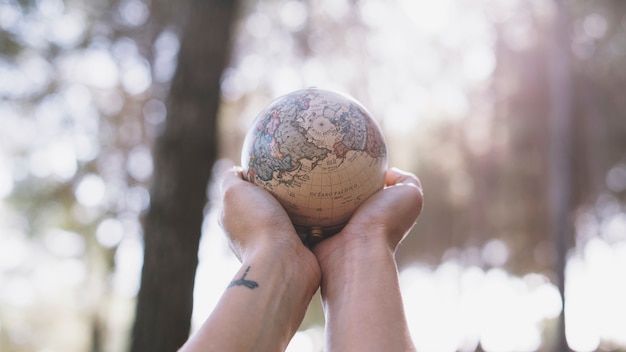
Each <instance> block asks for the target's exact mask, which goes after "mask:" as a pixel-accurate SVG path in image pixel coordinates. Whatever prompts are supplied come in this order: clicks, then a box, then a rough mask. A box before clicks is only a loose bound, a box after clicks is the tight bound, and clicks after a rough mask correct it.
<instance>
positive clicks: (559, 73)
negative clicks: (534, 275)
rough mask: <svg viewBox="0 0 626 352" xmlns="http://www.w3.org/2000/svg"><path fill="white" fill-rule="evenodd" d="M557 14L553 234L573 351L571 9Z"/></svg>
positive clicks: (562, 340)
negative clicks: (568, 296)
mask: <svg viewBox="0 0 626 352" xmlns="http://www.w3.org/2000/svg"><path fill="white" fill-rule="evenodd" d="M555 4H556V13H555V18H554V23H553V27H552V33H551V37H550V40H549V45H548V47H549V49H550V51H549V56H548V57H549V66H548V67H549V70H550V78H549V79H550V155H549V157H550V158H549V163H550V170H549V172H550V175H549V190H550V193H549V197H550V218H551V224H552V234H553V236H554V237H553V239H554V243H555V247H556V255H557V258H556V261H555V262H556V263H555V271H556V273H557V277H558V281H559V282H558V287H559V291H560V293H561V298H562V300H563V310H562V311H561V315H560V317H559V326H558V342H557V343H558V346H557V350H558V351H563V352H564V351H569V347H568V345H567V339H566V335H565V313H566V312H565V266H566V264H567V263H566V261H567V252H568V250H569V248H570V246H571V244H570V242H571V240H570V237H571V224H570V214H571V208H572V177H571V172H572V87H571V86H572V77H571V76H572V73H571V65H570V54H569V52H570V50H569V47H570V39H569V21H568V17H567V5H566V3H565V2H564V1H563V0H555Z"/></svg>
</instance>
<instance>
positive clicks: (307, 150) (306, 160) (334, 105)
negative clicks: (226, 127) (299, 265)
mask: <svg viewBox="0 0 626 352" xmlns="http://www.w3.org/2000/svg"><path fill="white" fill-rule="evenodd" d="M241 165H242V167H243V169H244V177H245V178H246V179H247V180H248V181H250V182H252V183H254V184H256V185H259V186H261V187H263V188H265V189H266V190H268V191H269V192H270V193H271V194H272V195H273V196H274V197H275V198H276V199H277V200H278V201H279V202H280V204H281V205H282V206H283V207H284V208H285V210H286V212H287V214H288V215H289V217H290V219H291V221H292V222H293V224H294V227H295V228H296V230H297V231H298V235H299V236H300V238H301V239H302V241H303V242H304V243H305V244H311V243H315V242H317V241H320V240H322V239H324V238H326V237H328V236H331V235H333V234H335V233H337V232H338V231H340V230H341V229H342V228H343V226H344V225H345V224H346V223H347V222H348V220H349V219H350V216H352V213H354V211H355V210H356V209H357V208H358V207H359V205H361V203H363V202H364V201H365V200H366V199H368V198H369V197H370V196H371V195H372V194H374V193H376V192H377V191H378V190H380V189H382V188H383V187H384V184H385V172H386V170H387V150H386V144H385V140H384V137H383V135H382V133H381V131H380V128H379V127H378V124H377V123H376V121H375V120H374V119H373V118H372V117H371V116H370V114H369V113H368V112H367V110H366V109H365V108H364V107H363V106H361V105H360V104H359V103H358V102H357V101H356V100H354V99H352V98H349V97H346V96H344V95H341V94H339V93H335V92H331V91H327V90H322V89H317V88H309V89H303V90H298V91H295V92H292V93H289V94H287V95H284V96H282V97H279V98H277V99H275V100H273V101H272V102H270V104H269V105H267V106H266V107H265V108H264V109H263V110H261V112H260V113H259V115H258V116H257V118H256V119H255V121H254V123H253V125H252V127H251V128H250V130H249V131H248V133H247V135H246V138H245V140H244V144H243V149H242V153H241Z"/></svg>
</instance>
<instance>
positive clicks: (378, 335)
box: [322, 246, 414, 351]
mask: <svg viewBox="0 0 626 352" xmlns="http://www.w3.org/2000/svg"><path fill="white" fill-rule="evenodd" d="M334 258H335V262H334V263H331V262H329V263H328V264H329V265H327V266H326V267H323V268H322V271H323V273H324V275H323V279H322V299H323V303H324V310H325V314H326V322H327V325H328V328H327V333H328V334H329V335H328V336H327V344H328V346H327V347H328V349H329V351H412V350H414V348H413V344H412V341H411V338H410V336H409V332H408V327H407V323H406V318H405V314H404V307H403V303H402V296H401V294H400V287H399V283H398V275H397V268H396V264H395V260H394V257H393V253H392V252H391V251H390V250H389V249H388V248H385V247H384V246H378V247H376V246H372V247H367V246H365V247H362V248H360V249H359V250H357V251H351V252H350V253H341V255H334ZM339 261H340V262H339Z"/></svg>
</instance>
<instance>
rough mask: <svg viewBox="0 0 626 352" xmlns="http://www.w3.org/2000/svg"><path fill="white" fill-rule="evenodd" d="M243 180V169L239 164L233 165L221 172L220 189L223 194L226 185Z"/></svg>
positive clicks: (229, 185)
mask: <svg viewBox="0 0 626 352" xmlns="http://www.w3.org/2000/svg"><path fill="white" fill-rule="evenodd" d="M241 181H243V169H242V168H241V167H240V166H233V167H231V168H229V169H228V170H226V171H224V173H222V180H221V183H220V186H221V187H220V190H221V193H222V194H223V193H224V191H225V190H226V189H228V187H231V186H233V185H235V184H237V183H239V182H241Z"/></svg>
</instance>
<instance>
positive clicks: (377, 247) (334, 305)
mask: <svg viewBox="0 0 626 352" xmlns="http://www.w3.org/2000/svg"><path fill="white" fill-rule="evenodd" d="M222 194H223V199H224V200H223V203H222V204H223V207H222V211H221V216H220V224H221V225H222V227H223V229H224V231H225V233H226V235H227V236H228V239H229V243H230V244H231V248H232V250H233V252H234V253H235V255H236V256H237V258H238V259H239V260H240V261H241V262H242V266H241V268H240V270H239V271H238V272H237V273H236V274H235V276H234V278H233V282H232V283H231V285H230V286H229V287H228V288H227V289H226V291H225V292H224V294H223V295H222V297H221V299H220V301H219V302H218V304H217V306H216V308H215V309H214V310H213V312H212V313H211V315H210V316H209V317H208V318H207V320H206V322H205V323H204V324H203V325H202V326H201V327H200V329H199V330H198V332H197V333H196V334H195V335H194V336H192V337H191V338H190V339H189V340H188V341H187V343H186V344H185V345H184V346H183V347H182V348H181V349H180V351H185V352H191V351H252V350H255V351H283V350H285V348H286V347H287V345H288V343H289V341H290V340H291V338H292V337H293V335H294V334H295V333H296V331H297V329H298V327H299V326H300V323H301V322H302V319H303V318H304V313H305V311H306V308H307V307H308V304H309V302H310V300H311V298H312V296H313V294H314V293H315V291H316V290H317V288H318V287H321V293H322V303H323V306H324V311H325V314H326V322H327V328H326V331H327V333H326V336H327V341H326V345H327V346H326V349H327V350H328V351H365V350H368V351H378V350H380V351H383V350H384V351H413V350H414V347H413V344H412V342H411V338H410V336H409V332H408V328H407V324H406V318H405V315H404V309H403V303H402V297H401V295H400V287H399V283H398V272H397V267H396V263H395V259H394V253H395V250H396V248H397V247H398V245H399V243H400V242H401V241H402V239H403V238H404V237H405V236H406V235H407V233H408V232H409V230H410V229H411V228H412V227H413V225H414V224H415V221H416V220H417V217H418V216H419V214H420V212H421V209H422V203H423V196H422V190H421V185H420V183H419V180H418V179H417V177H415V176H414V175H412V174H410V173H406V172H403V171H400V170H397V169H391V170H389V171H388V172H387V177H386V186H385V188H384V189H383V190H381V191H379V192H377V193H376V194H375V195H373V196H372V197H370V199H368V200H367V201H366V202H365V203H364V204H362V205H361V206H360V207H359V209H358V210H357V211H356V212H355V213H354V215H353V216H352V218H351V219H350V222H349V223H348V224H347V225H346V226H345V227H344V229H343V230H342V231H341V232H340V233H338V234H336V235H335V236H333V237H331V238H328V239H326V240H324V241H322V242H320V243H318V244H317V245H315V247H314V248H313V249H312V250H309V249H308V248H306V247H305V246H304V245H303V244H302V242H301V241H300V239H299V237H298V235H297V234H296V231H295V229H294V228H293V226H292V225H291V222H290V220H289V217H288V216H287V214H286V213H285V211H284V210H283V208H282V207H281V206H280V204H279V203H278V201H276V199H275V198H274V197H272V196H271V195H270V194H269V193H268V192H266V191H265V190H263V189H262V188H260V187H257V186H255V185H253V184H252V183H249V182H246V181H244V180H243V178H242V174H241V169H239V168H233V169H231V170H229V171H228V172H226V173H225V175H224V177H223V182H222ZM250 204H254V211H250V206H249V205H250Z"/></svg>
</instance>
